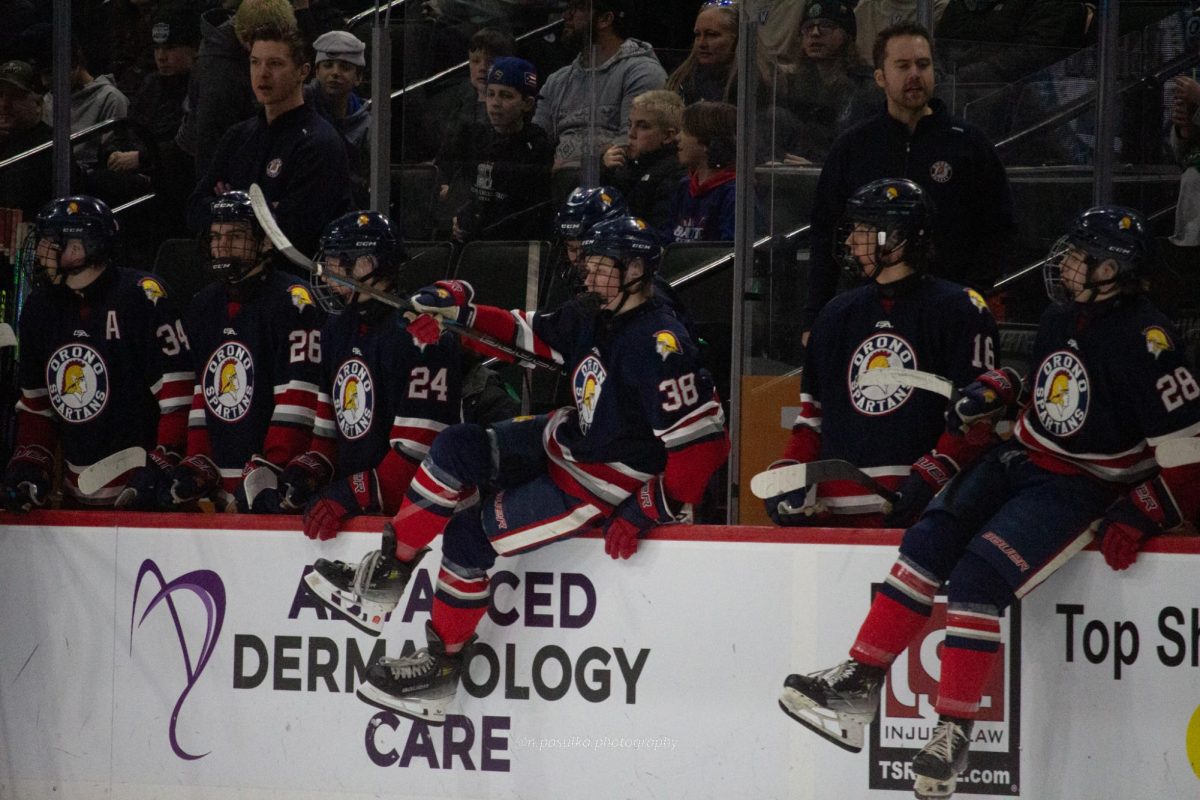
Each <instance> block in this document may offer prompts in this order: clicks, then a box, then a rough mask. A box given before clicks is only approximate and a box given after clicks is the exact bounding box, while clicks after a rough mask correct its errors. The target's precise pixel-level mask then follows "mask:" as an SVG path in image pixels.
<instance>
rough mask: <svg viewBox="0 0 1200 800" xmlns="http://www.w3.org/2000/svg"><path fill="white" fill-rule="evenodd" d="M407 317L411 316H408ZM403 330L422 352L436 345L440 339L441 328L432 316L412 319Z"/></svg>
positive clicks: (424, 315) (427, 315) (426, 315)
mask: <svg viewBox="0 0 1200 800" xmlns="http://www.w3.org/2000/svg"><path fill="white" fill-rule="evenodd" d="M408 316H412V315H411V314H409V315H408ZM405 330H407V331H408V333H409V335H410V336H412V338H413V342H414V343H416V345H417V347H419V348H421V349H422V350H424V349H425V348H426V347H427V346H429V345H431V344H437V343H438V340H439V339H441V338H442V326H441V325H440V324H439V323H438V321H437V320H436V319H434V317H433V315H432V314H422V315H420V316H419V317H414V318H413V319H412V321H411V322H409V323H408V325H407V326H405Z"/></svg>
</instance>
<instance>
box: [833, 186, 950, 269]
mask: <svg viewBox="0 0 1200 800" xmlns="http://www.w3.org/2000/svg"><path fill="white" fill-rule="evenodd" d="M933 218H934V207H933V200H932V199H931V198H930V197H929V194H928V193H927V192H926V191H925V190H924V189H922V188H921V187H920V186H919V185H917V184H916V183H914V182H913V181H910V180H905V179H895V178H884V179H882V180H877V181H872V182H871V183H868V184H866V185H865V186H861V187H859V188H858V189H857V190H855V192H854V194H852V195H850V198H849V199H848V200H847V201H846V209H845V211H844V213H843V215H842V223H841V225H840V226H839V229H838V238H837V243H836V247H837V248H838V255H839V258H840V260H841V262H842V266H843V267H844V268H846V269H847V270H848V271H850V272H851V273H852V274H854V275H856V276H858V275H865V276H866V277H868V278H874V277H875V275H877V274H878V273H879V270H880V269H882V268H884V267H886V266H888V265H890V264H892V263H897V261H903V262H904V263H906V264H908V265H909V266H910V267H912V268H913V269H921V268H922V267H924V265H925V263H926V261H927V260H928V257H929V253H930V250H931V248H932V244H933V238H932V227H933ZM864 228H865V229H867V230H869V231H871V232H873V233H874V236H873V238H872V241H871V242H870V243H869V246H868V247H869V249H868V251H867V253H866V254H863V253H861V251H860V256H861V257H860V256H856V255H855V254H854V253H853V252H851V247H850V244H849V242H848V239H849V238H850V235H851V233H853V232H855V231H859V232H860V233H861V232H862V230H863V229H864ZM901 247H903V252H901V250H900V248H901ZM893 253H899V254H900V255H899V258H889V256H891V255H892V254H893ZM864 258H865V260H867V261H873V262H874V266H875V270H874V272H871V273H870V274H868V273H867V272H866V269H865V268H864V263H863V259H864Z"/></svg>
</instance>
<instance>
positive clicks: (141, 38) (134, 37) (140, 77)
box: [108, 0, 199, 97]
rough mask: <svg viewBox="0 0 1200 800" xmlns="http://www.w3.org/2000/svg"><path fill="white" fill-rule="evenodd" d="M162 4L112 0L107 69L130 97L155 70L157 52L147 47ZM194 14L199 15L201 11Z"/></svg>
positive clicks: (156, 1)
mask: <svg viewBox="0 0 1200 800" xmlns="http://www.w3.org/2000/svg"><path fill="white" fill-rule="evenodd" d="M160 5H162V2H161V0H113V2H112V4H111V8H112V13H111V15H110V17H109V19H110V20H111V27H112V30H111V36H112V52H111V58H110V59H109V64H108V67H109V69H110V70H111V71H112V75H113V82H114V83H116V85H117V88H118V89H120V90H121V91H122V92H124V93H125V94H126V95H127V96H129V97H132V96H133V95H134V94H136V93H137V91H138V90H139V89H140V88H141V86H142V82H143V81H144V80H145V78H146V76H147V75H151V74H153V73H154V71H155V60H154V52H153V50H152V49H151V48H150V47H149V46H148V45H149V42H150V28H151V26H153V24H154V16H155V13H156V12H157V11H158V8H159V6H160ZM192 13H193V14H194V15H197V16H198V15H199V12H198V11H192Z"/></svg>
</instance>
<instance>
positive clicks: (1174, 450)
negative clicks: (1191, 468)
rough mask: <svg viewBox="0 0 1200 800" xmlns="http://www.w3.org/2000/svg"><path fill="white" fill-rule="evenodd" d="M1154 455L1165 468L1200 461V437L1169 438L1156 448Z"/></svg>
mask: <svg viewBox="0 0 1200 800" xmlns="http://www.w3.org/2000/svg"><path fill="white" fill-rule="evenodd" d="M1154 456H1155V458H1157V459H1158V464H1159V466H1161V467H1163V468H1164V469H1170V468H1171V467H1182V466H1185V465H1187V464H1196V463H1200V439H1198V438H1196V437H1195V436H1190V437H1188V438H1187V439H1168V440H1167V441H1165V442H1163V443H1162V444H1160V445H1158V446H1157V447H1155V448H1154Z"/></svg>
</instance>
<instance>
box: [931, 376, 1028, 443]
mask: <svg viewBox="0 0 1200 800" xmlns="http://www.w3.org/2000/svg"><path fill="white" fill-rule="evenodd" d="M960 394H961V397H959V399H958V402H957V403H955V404H954V405H953V406H951V407H950V409H948V410H947V411H946V430H948V431H950V432H951V433H963V434H966V435H967V437H968V438H972V437H973V436H976V437H977V436H984V437H986V436H987V435H988V434H989V433H990V429H991V425H992V423H994V422H995V420H996V418H997V417H999V416H1000V415H1001V414H1003V413H1004V410H1005V409H1006V408H1008V407H1009V406H1010V405H1012V404H1013V403H1015V402H1017V398H1018V397H1020V395H1021V376H1020V375H1018V374H1017V372H1016V370H1014V369H1012V368H1011V367H1003V368H1002V369H991V370H988V371H987V372H985V373H983V374H982V375H980V376H979V377H978V378H976V379H975V380H974V381H973V382H971V383H969V384H967V386H966V387H964V388H963V389H962V390H961V391H960ZM980 423H983V424H982V425H981V424H980Z"/></svg>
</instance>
